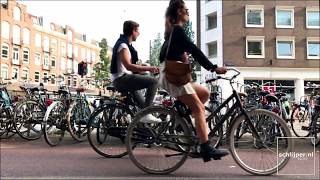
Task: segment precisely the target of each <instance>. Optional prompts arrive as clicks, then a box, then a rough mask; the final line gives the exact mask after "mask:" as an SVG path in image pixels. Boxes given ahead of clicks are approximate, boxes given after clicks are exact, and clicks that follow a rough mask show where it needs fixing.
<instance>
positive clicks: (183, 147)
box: [126, 68, 292, 175]
mask: <svg viewBox="0 0 320 180" xmlns="http://www.w3.org/2000/svg"><path fill="white" fill-rule="evenodd" d="M228 71H234V72H236V74H235V75H233V76H232V77H230V78H226V77H220V79H225V80H229V82H230V85H231V87H232V95H230V97H229V98H227V100H225V101H224V102H223V103H222V105H220V106H219V107H218V109H216V110H215V111H214V112H213V113H212V114H211V115H209V117H207V119H206V120H207V121H209V122H210V121H211V122H213V123H214V124H215V127H214V128H213V129H212V130H210V132H209V141H211V142H212V143H213V144H216V143H217V141H219V140H220V139H221V137H222V136H223V134H222V130H221V128H222V126H223V123H224V122H225V121H226V120H227V119H228V118H229V117H230V116H231V115H232V114H233V113H234V112H239V115H237V117H236V118H235V119H232V122H231V126H230V127H229V129H228V133H227V137H228V143H229V149H230V151H231V155H232V157H233V159H234V160H235V161H236V163H237V164H238V165H239V166H240V167H241V168H242V169H244V170H245V171H247V172H249V173H252V174H256V175H270V174H273V173H275V172H276V171H277V170H281V169H282V168H283V167H284V166H285V165H286V164H287V162H288V161H289V157H288V156H285V157H284V156H280V157H278V156H277V154H278V153H287V152H290V151H291V150H292V140H291V139H290V138H279V137H291V134H290V130H289V129H288V127H287V126H286V123H285V122H284V120H282V119H281V118H280V117H279V116H278V115H276V114H275V113H273V112H270V111H267V110H263V109H253V110H251V111H248V110H246V109H244V108H243V106H242V104H241V100H240V97H239V95H238V93H237V92H236V91H235V89H234V87H233V86H232V83H233V81H234V79H235V78H236V77H237V76H238V75H239V74H240V72H239V71H238V70H236V69H232V68H229V69H228ZM232 99H234V100H235V103H234V104H233V105H232V107H231V108H230V109H229V110H228V111H227V112H226V114H225V115H223V116H222V118H221V119H220V118H219V117H218V116H216V114H217V112H218V111H220V110H221V109H222V108H223V107H224V105H225V104H227V103H229V102H230V101H232ZM148 114H152V115H153V116H155V117H158V118H160V119H162V123H159V124H146V123H142V122H141V118H143V117H145V116H146V115H148ZM244 127H245V128H244ZM275 130H278V131H275ZM278 138H279V139H278ZM276 142H278V147H279V148H278V149H276V146H275V143H276ZM126 145H127V151H128V154H129V158H130V160H131V161H132V162H133V164H134V165H136V166H137V167H138V168H139V169H141V170H142V171H144V172H147V173H151V174H168V173H171V172H173V171H175V170H176V169H178V168H179V167H180V166H182V165H183V164H184V162H185V161H186V159H187V157H189V156H190V157H200V153H199V139H198V138H197V137H196V131H195V128H194V126H192V123H191V118H190V110H188V109H187V108H186V106H185V105H184V104H182V103H181V102H179V101H176V102H175V103H174V105H173V106H172V107H171V108H165V107H162V106H152V107H148V108H145V109H143V110H142V111H139V112H138V113H137V114H136V115H135V118H134V119H133V121H132V122H131V123H130V124H129V127H128V130H127V137H126ZM152 149H156V150H155V152H154V151H152ZM248 149H249V151H248ZM162 150H163V151H162ZM256 151H257V152H258V151H260V152H258V153H256ZM244 154H246V155H244ZM257 154H258V156H259V162H260V163H263V164H262V165H261V164H260V167H253V166H254V164H257V162H256V161H257V158H255V157H254V156H256V155H257ZM263 157H266V158H268V162H266V161H265V160H262V158H263ZM270 160H271V161H272V162H271V161H270ZM250 161H251V162H250ZM170 162H171V163H172V164H171V165H169V163H170Z"/></svg>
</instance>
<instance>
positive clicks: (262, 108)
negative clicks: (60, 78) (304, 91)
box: [0, 68, 320, 175]
mask: <svg viewBox="0 0 320 180" xmlns="http://www.w3.org/2000/svg"><path fill="white" fill-rule="evenodd" d="M239 74H240V72H239V71H238V70H237V69H234V68H229V69H228V73H227V75H226V76H215V77H212V78H209V79H207V80H206V84H207V85H209V86H210V87H211V89H212V91H211V96H210V100H209V102H208V104H207V106H206V108H205V110H206V121H207V124H208V132H209V140H210V142H211V143H212V144H213V145H214V146H215V147H219V146H222V145H228V146H229V149H230V152H231V155H232V157H233V159H234V160H235V161H236V163H237V164H238V165H239V166H240V167H241V168H243V169H244V170H245V171H247V172H249V173H252V174H256V175H269V174H273V173H275V172H277V171H278V170H280V169H282V168H283V167H284V166H285V165H286V164H287V162H288V161H289V158H290V157H288V156H286V157H284V156H281V157H280V156H278V153H286V152H290V151H291V150H292V148H293V147H292V146H293V142H292V139H291V138H288V137H291V131H290V129H289V127H291V128H292V130H293V132H295V133H297V132H298V133H297V134H298V135H299V136H300V131H307V132H308V136H312V137H314V140H313V141H312V143H315V144H319V138H320V134H319V124H320V123H319V119H320V118H319V112H320V109H319V108H318V107H319V106H317V105H314V106H312V107H313V109H312V111H310V113H312V115H311V114H310V115H307V116H305V117H306V118H301V116H304V115H302V112H303V108H306V107H305V106H304V104H302V103H299V104H297V105H295V106H293V108H292V109H289V111H288V110H287V109H286V106H285V105H286V104H287V103H286V101H285V99H284V98H285V95H284V94H281V93H280V92H279V93H280V94H278V93H276V94H274V95H272V94H270V93H267V92H263V91H262V90H261V85H258V84H252V85H249V86H247V85H246V86H244V88H245V89H246V93H240V92H237V91H236V90H235V88H234V85H235V84H236V83H237V82H236V78H237V76H239ZM219 79H220V80H224V81H228V82H229V84H230V87H231V88H232V94H231V95H230V96H229V97H228V98H227V99H226V100H222V98H221V92H219V88H217V86H216V85H214V84H215V83H214V82H215V81H216V80H219ZM105 81H106V79H102V80H99V81H91V82H93V83H95V84H97V83H98V84H100V85H102V84H104V83H103V82H105ZM99 87H101V88H99V90H100V92H99V95H98V96H97V97H96V98H95V100H94V101H93V102H89V101H88V100H87V97H86V93H85V92H84V91H85V90H84V89H83V88H78V89H75V90H76V93H71V91H70V90H69V89H68V88H67V87H66V86H63V85H60V86H59V90H58V91H57V92H50V93H49V92H47V91H46V90H45V88H44V87H43V84H40V86H39V87H35V88H34V87H33V88H30V87H27V86H26V85H23V86H21V89H23V90H24V91H25V92H26V96H24V97H23V98H22V99H16V98H13V99H14V100H15V101H13V100H11V99H10V98H6V96H9V95H8V92H7V90H6V84H4V83H2V84H1V86H0V91H1V98H0V99H1V100H0V107H1V110H0V117H1V118H0V122H1V138H9V137H10V136H12V135H13V134H14V133H17V134H19V135H20V136H21V137H22V138H24V139H28V140H34V139H38V138H40V137H41V136H42V134H43V135H44V138H45V140H46V142H47V143H48V144H49V145H51V146H56V145H58V144H59V143H60V142H61V140H62V139H63V137H64V135H65V134H66V132H69V134H70V135H71V136H72V137H73V138H74V139H75V140H77V141H79V142H81V141H84V140H86V139H88V141H89V144H90V145H91V147H92V148H93V150H94V151H95V152H97V153H98V154H99V155H101V156H103V157H106V158H120V157H123V156H125V155H129V157H130V159H131V161H132V162H133V163H134V164H135V165H136V166H137V167H138V168H140V169H141V170H143V171H145V172H147V173H153V174H167V173H170V172H173V171H175V170H177V169H178V168H179V167H180V166H182V165H183V163H184V162H185V161H186V160H187V159H188V157H192V158H199V157H200V148H199V145H200V142H199V139H198V137H197V133H196V130H195V122H194V119H193V118H192V116H191V112H190V110H189V109H188V108H187V107H186V106H185V105H184V104H183V103H182V102H180V101H179V100H177V99H175V98H173V97H170V95H169V94H168V93H167V92H166V91H165V90H158V95H157V98H156V100H155V105H154V106H151V107H148V108H145V109H141V108H140V107H139V105H138V104H137V103H136V102H135V100H134V96H133V95H132V94H131V93H130V92H118V91H117V89H115V88H114V87H111V86H108V87H104V86H99ZM102 88H105V89H106V90H108V91H109V92H111V96H102V95H101V90H102ZM3 92H4V93H3ZM4 94H7V95H4ZM317 98H318V96H314V99H315V100H319V98H318V99H317ZM8 99H9V100H8ZM317 103H318V101H317V102H316V103H315V104H317ZM310 107H311V106H310ZM309 109H310V108H309ZM284 112H286V113H287V115H288V114H290V115H289V116H288V117H291V119H290V118H287V116H284ZM308 112H309V111H308ZM150 117H153V119H156V120H157V121H154V120H153V121H152V120H151V118H150ZM307 119H310V120H307ZM292 121H293V122H292ZM306 121H308V123H309V124H308V126H307V128H306V127H305V124H303V125H299V126H300V127H298V126H297V125H296V124H295V123H296V122H299V123H300V122H301V123H302V122H306ZM310 121H312V123H310ZM287 122H290V123H287ZM298 130H299V131H298ZM301 134H302V133H301ZM303 136H307V135H306V134H303ZM257 159H259V161H257Z"/></svg>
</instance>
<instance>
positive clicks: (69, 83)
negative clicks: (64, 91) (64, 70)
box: [67, 76, 71, 86]
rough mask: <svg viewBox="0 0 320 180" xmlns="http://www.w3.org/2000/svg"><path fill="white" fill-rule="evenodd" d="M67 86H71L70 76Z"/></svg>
mask: <svg viewBox="0 0 320 180" xmlns="http://www.w3.org/2000/svg"><path fill="white" fill-rule="evenodd" d="M67 85H68V86H71V77H70V76H68V79H67Z"/></svg>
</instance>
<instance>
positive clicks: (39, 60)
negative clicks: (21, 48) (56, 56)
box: [34, 52, 41, 66]
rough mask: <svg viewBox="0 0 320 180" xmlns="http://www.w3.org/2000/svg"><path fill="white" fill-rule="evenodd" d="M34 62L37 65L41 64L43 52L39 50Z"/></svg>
mask: <svg viewBox="0 0 320 180" xmlns="http://www.w3.org/2000/svg"><path fill="white" fill-rule="evenodd" d="M34 64H35V65H37V66H40V65H41V54H40V53H38V52H37V53H36V54H35V56H34Z"/></svg>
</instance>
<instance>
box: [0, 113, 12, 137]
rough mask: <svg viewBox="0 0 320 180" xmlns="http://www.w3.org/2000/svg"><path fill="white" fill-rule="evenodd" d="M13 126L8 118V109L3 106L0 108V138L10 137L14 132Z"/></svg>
mask: <svg viewBox="0 0 320 180" xmlns="http://www.w3.org/2000/svg"><path fill="white" fill-rule="evenodd" d="M13 128H14V127H13V122H12V119H10V111H9V110H8V109H5V108H0V139H8V138H10V137H12V136H13V135H14V134H15V132H14V131H13Z"/></svg>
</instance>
